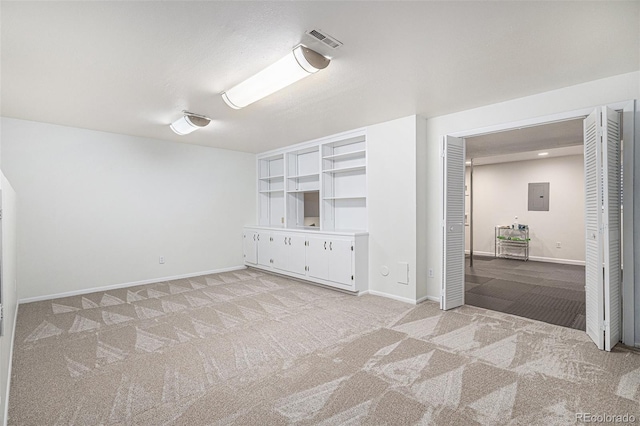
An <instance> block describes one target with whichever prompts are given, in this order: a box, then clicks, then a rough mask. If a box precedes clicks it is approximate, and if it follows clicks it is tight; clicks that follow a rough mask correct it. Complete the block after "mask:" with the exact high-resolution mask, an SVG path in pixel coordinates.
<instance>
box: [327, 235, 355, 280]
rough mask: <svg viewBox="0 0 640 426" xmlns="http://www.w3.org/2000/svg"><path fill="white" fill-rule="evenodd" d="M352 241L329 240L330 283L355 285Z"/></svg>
mask: <svg viewBox="0 0 640 426" xmlns="http://www.w3.org/2000/svg"><path fill="white" fill-rule="evenodd" d="M351 247H353V242H352V241H350V240H339V239H338V240H334V239H331V240H329V281H333V282H336V283H340V284H344V285H353V283H354V280H353V278H354V277H353V259H352V254H353V251H352V250H351Z"/></svg>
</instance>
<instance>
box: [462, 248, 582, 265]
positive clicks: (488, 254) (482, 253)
mask: <svg viewBox="0 0 640 426" xmlns="http://www.w3.org/2000/svg"><path fill="white" fill-rule="evenodd" d="M464 254H469V250H465V251H464ZM473 254H474V255H476V254H477V255H478V256H486V257H493V255H494V254H493V252H489V251H474V252H473ZM529 260H530V261H532V262H548V263H561V264H563V265H579V266H584V265H585V261H584V260H574V259H558V258H556V257H544V256H529Z"/></svg>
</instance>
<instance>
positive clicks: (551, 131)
mask: <svg viewBox="0 0 640 426" xmlns="http://www.w3.org/2000/svg"><path fill="white" fill-rule="evenodd" d="M582 122H583V120H582V119H576V120H567V121H561V122H559V123H551V124H543V125H540V126H532V127H525V128H523V129H516V130H508V131H505V132H498V133H491V134H488V135H482V136H476V137H472V138H465V140H466V156H467V159H470V158H483V157H490V156H496V155H507V154H518V153H530V152H532V151H540V150H545V151H546V150H550V149H554V148H563V147H570V146H575V145H582V144H583V128H582ZM514 161H515V160H514Z"/></svg>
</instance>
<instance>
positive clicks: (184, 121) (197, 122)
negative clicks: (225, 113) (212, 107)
mask: <svg viewBox="0 0 640 426" xmlns="http://www.w3.org/2000/svg"><path fill="white" fill-rule="evenodd" d="M182 113H183V114H184V115H183V116H182V118H179V119H177V120H176V121H174V122H173V123H171V124H170V125H169V127H171V130H173V131H174V132H175V133H176V134H178V135H180V136H182V135H188V134H189V133H191V132H194V131H196V130H198V129H201V128H203V127H205V126H206V125H207V124H209V123H210V122H211V119H210V118H209V117H205V116H204V115H200V114H194V113H192V112H189V111H182Z"/></svg>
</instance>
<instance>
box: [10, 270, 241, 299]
mask: <svg viewBox="0 0 640 426" xmlns="http://www.w3.org/2000/svg"><path fill="white" fill-rule="evenodd" d="M241 269H247V267H246V266H244V265H243V266H232V267H230V268H221V269H214V270H211V271H201V272H193V273H189V274H182V275H174V276H171V277H158V278H151V279H148V280H142V281H134V282H129V283H122V284H113V285H107V286H102V287H93V288H83V289H81V290H74V291H67V292H64V293H55V294H48V295H45V296H35V297H25V298H23V299H18V304H23V303H31V302H40V301H42V300H51V299H60V298H61V297H69V296H78V295H81V294H88V293H95V292H98V291H108V290H117V289H119V288H126V287H134V286H137V285H143V284H153V283H159V282H162V281H171V280H179V279H182V278H191V277H198V276H200V275H209V274H219V273H221V272H231V271H239V270H241Z"/></svg>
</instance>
